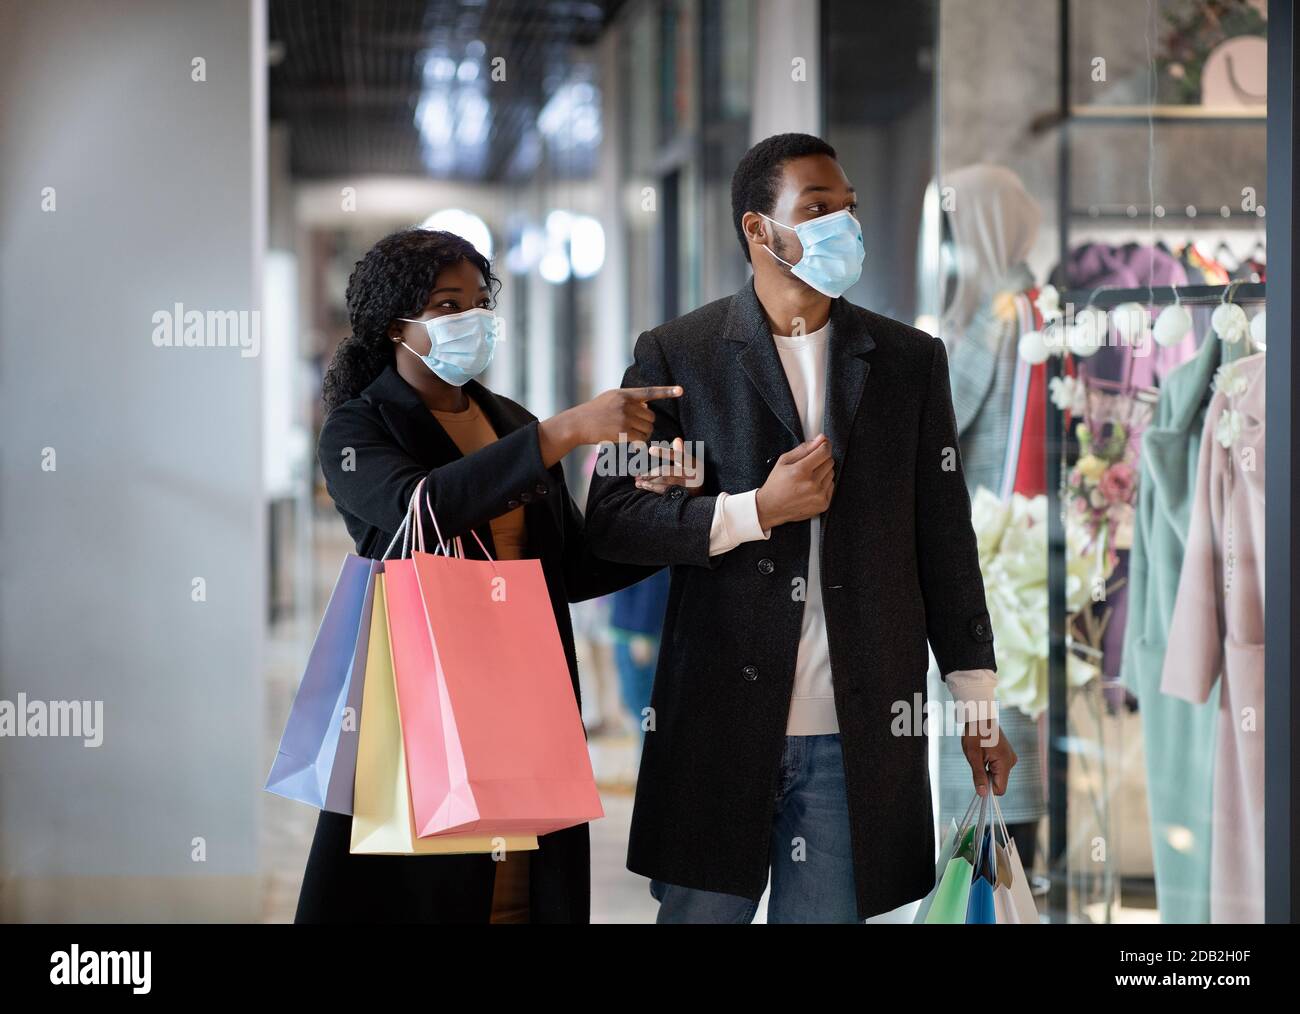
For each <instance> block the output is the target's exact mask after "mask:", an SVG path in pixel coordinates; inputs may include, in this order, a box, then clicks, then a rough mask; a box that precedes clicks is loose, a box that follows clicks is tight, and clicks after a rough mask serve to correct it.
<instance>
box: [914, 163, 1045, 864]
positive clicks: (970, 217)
mask: <svg viewBox="0 0 1300 1014" xmlns="http://www.w3.org/2000/svg"><path fill="white" fill-rule="evenodd" d="M940 187H941V191H940V192H941V193H942V194H943V195H944V200H943V202H942V207H943V213H942V221H941V224H940V230H941V243H940V252H939V272H940V278H941V283H940V291H941V292H942V293H943V308H942V311H943V312H942V318H941V320H942V325H941V336H942V337H943V340H944V342H945V344H946V345H947V346H948V349H949V363H950V373H951V380H952V395H953V407H954V411H955V413H956V416H957V429H958V434H959V436H960V439H961V456H962V467H963V470H964V472H965V475H966V482H967V485H968V486H969V487H970V490H971V492H972V493H974V491H975V490H976V489H977V488H979V487H980V486H984V487H986V488H988V489H990V490H993V491H994V492H999V490H1000V488H1001V487H1002V485H1003V479H1004V475H1003V472H1004V466H1005V462H1006V457H1007V453H1006V452H1007V441H1008V432H1009V429H1010V422H1011V411H1012V408H1011V405H1012V387H1013V384H1014V379H1015V371H1016V365H1017V363H1016V356H1017V353H1016V342H1017V339H1018V338H1019V325H1018V323H1017V320H1016V317H1015V315H1014V313H1013V314H1011V315H1009V316H1008V314H1007V313H1006V303H1007V298H1008V297H1009V296H1011V295H1014V294H1017V293H1023V292H1026V291H1027V290H1030V289H1032V288H1033V287H1034V279H1033V276H1032V274H1030V271H1029V268H1028V266H1027V264H1026V263H1025V259H1026V257H1027V256H1028V255H1029V251H1030V248H1031V247H1032V246H1033V243H1034V240H1035V238H1036V236H1037V233H1038V226H1039V222H1040V221H1041V217H1042V215H1041V211H1040V210H1039V207H1038V205H1037V203H1036V202H1035V201H1034V199H1033V198H1032V197H1031V196H1030V195H1029V193H1028V191H1026V190H1025V187H1024V184H1023V183H1021V181H1020V179H1019V177H1017V176H1016V174H1015V173H1013V172H1011V170H1009V169H1006V168H1004V167H1002V166H992V165H972V166H967V167H965V168H962V169H958V170H957V171H955V172H953V173H949V174H946V175H945V176H944V177H943V179H942V180H941V181H940ZM995 636H996V631H995ZM995 648H996V642H995ZM999 717H1000V722H1001V726H1002V731H1003V734H1004V735H1006V736H1007V738H1008V739H1009V740H1010V741H1011V745H1012V746H1013V747H1014V748H1015V751H1016V754H1017V755H1018V756H1019V758H1020V762H1019V763H1018V764H1017V765H1016V768H1015V769H1014V770H1013V771H1012V773H1011V780H1010V782H1009V784H1008V787H1007V793H1006V795H1005V796H1004V797H1003V799H1002V800H1001V803H1002V809H1003V812H1004V814H1005V817H1006V821H1007V825H1008V830H1009V831H1010V832H1011V834H1012V836H1013V837H1014V838H1015V840H1016V848H1017V850H1018V851H1019V852H1020V856H1021V859H1022V861H1023V862H1024V864H1025V866H1026V868H1027V869H1028V868H1029V867H1030V866H1031V865H1032V863H1033V856H1034V848H1035V839H1036V837H1037V829H1038V822H1039V819H1040V818H1041V817H1042V816H1044V814H1045V813H1046V810H1047V807H1046V802H1045V799H1044V793H1043V779H1042V761H1041V756H1042V752H1041V748H1040V743H1039V737H1040V730H1039V725H1038V722H1037V721H1035V720H1034V719H1031V718H1029V717H1028V716H1027V715H1025V714H1024V713H1023V712H1022V711H1020V710H1019V709H1016V708H1010V707H1003V708H1001V709H1000V711H999ZM939 756H940V765H939V783H940V822H941V823H942V824H946V823H947V821H948V819H949V818H950V817H960V815H961V813H962V812H963V810H964V809H965V806H966V803H967V802H968V801H969V798H970V792H969V779H970V774H969V770H968V765H967V764H966V761H965V759H964V757H963V756H962V752H961V747H960V744H959V742H958V741H957V739H956V737H953V736H944V737H943V738H942V740H941V743H940V750H939ZM963 775H964V778H965V781H963Z"/></svg>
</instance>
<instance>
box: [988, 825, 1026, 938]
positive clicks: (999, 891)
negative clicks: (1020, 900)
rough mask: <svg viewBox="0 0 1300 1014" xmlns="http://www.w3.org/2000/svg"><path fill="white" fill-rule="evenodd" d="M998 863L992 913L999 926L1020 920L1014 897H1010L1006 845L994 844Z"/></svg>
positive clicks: (1009, 871)
mask: <svg viewBox="0 0 1300 1014" xmlns="http://www.w3.org/2000/svg"><path fill="white" fill-rule="evenodd" d="M994 851H995V853H996V855H997V863H998V882H997V885H996V886H995V887H994V888H993V914H994V917H995V920H996V922H997V924H998V925H999V926H1009V925H1010V926H1013V925H1015V924H1016V923H1018V922H1020V913H1019V912H1017V911H1016V903H1015V899H1013V898H1012V897H1011V860H1010V859H1009V858H1008V856H1007V847H1006V846H1001V845H999V846H995V847H994Z"/></svg>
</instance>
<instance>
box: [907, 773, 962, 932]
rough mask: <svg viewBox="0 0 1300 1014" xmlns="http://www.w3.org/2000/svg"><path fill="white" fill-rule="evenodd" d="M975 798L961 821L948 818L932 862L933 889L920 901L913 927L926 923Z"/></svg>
mask: <svg viewBox="0 0 1300 1014" xmlns="http://www.w3.org/2000/svg"><path fill="white" fill-rule="evenodd" d="M976 802H977V798H975V799H972V800H971V803H970V805H969V806H967V807H966V812H965V813H964V814H962V818H961V821H960V822H958V821H956V820H953V819H952V818H949V820H948V827H947V828H946V829H945V831H944V833H943V841H942V842H941V843H940V845H939V856H938V858H937V859H935V862H934V887H932V888H930V893H929V894H927V895H926V896H925V897H924V898H922V899H921V904H920V905H919V906H918V907H917V909H916V915H914V916H913V917H912V923H913V925H917V924H920V923H923V922H925V921H926V916H928V915H929V914H930V909H931V907H932V906H933V905H934V899H935V897H936V895H937V894H938V893H939V885H940V884H941V883H942V882H943V874H944V871H945V870H946V869H947V868H948V863H949V862H950V861H951V860H952V858H953V856H955V855H956V854H957V853H958V850H959V849H960V848H961V846H962V844H963V840H964V839H965V837H966V833H967V831H968V829H969V828H968V822H969V821H970V818H971V814H972V813H974V811H975V804H976Z"/></svg>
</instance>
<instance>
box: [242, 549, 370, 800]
mask: <svg viewBox="0 0 1300 1014" xmlns="http://www.w3.org/2000/svg"><path fill="white" fill-rule="evenodd" d="M382 567H383V564H382V563H381V562H380V561H377V560H367V559H364V558H362V557H360V556H354V555H353V554H351V553H349V554H348V556H347V557H346V558H345V559H344V561H343V567H342V569H341V570H340V571H339V577H338V581H337V582H336V583H335V585H334V591H333V593H332V594H331V595H330V601H329V605H328V606H326V607H325V615H324V617H323V618H322V619H321V624H320V629H319V630H318V631H317V632H316V641H315V643H314V644H313V645H312V649H311V655H310V656H309V657H308V659H307V667H306V669H305V670H304V672H303V676H302V682H301V683H300V684H299V685H298V693H297V694H296V695H295V697H294V699H293V706H292V707H291V708H290V709H289V719H288V721H287V722H286V723H285V726H284V734H283V736H281V738H280V749H279V751H278V752H277V753H276V755H275V762H274V763H273V764H272V765H271V773H270V775H268V776H267V780H266V788H267V791H269V792H274V793H276V794H277V795H281V796H285V797H286V798H288V799H296V800H298V801H299V802H303V803H307V804H309V805H310V806H315V807H319V808H320V809H323V810H330V811H332V812H334V813H345V814H351V813H352V782H353V777H354V775H355V772H356V763H357V735H358V732H357V730H358V729H359V728H360V711H361V690H362V688H363V685H364V683H365V679H364V675H365V660H366V654H367V650H368V647H369V639H370V609H371V604H372V602H373V600H374V584H375V581H374V576H375V574H376V573H378V572H380V570H381V569H382Z"/></svg>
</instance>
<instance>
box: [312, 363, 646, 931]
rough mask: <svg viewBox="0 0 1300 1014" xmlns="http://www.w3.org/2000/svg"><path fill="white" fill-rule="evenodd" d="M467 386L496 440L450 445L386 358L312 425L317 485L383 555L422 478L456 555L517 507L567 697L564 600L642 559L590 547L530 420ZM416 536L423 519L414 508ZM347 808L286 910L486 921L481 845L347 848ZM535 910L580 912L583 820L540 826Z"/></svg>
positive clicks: (557, 918)
mask: <svg viewBox="0 0 1300 1014" xmlns="http://www.w3.org/2000/svg"><path fill="white" fill-rule="evenodd" d="M465 391H466V393H467V394H469V396H470V397H471V398H473V399H474V400H475V401H476V402H478V404H479V406H480V407H481V409H482V410H483V413H484V414H485V415H486V416H487V418H488V420H489V421H490V422H491V424H492V428H493V429H494V430H495V431H496V433H497V436H498V439H497V440H496V442H495V443H492V444H490V445H488V446H487V447H484V448H482V449H481V450H478V451H475V452H474V453H473V454H470V455H468V456H465V455H462V454H461V452H460V450H459V448H457V447H456V444H455V443H454V442H453V441H452V439H451V437H450V436H448V435H447V432H446V431H445V430H444V429H443V428H442V426H440V425H439V424H438V421H437V420H436V419H435V418H434V416H433V414H432V413H431V412H430V411H429V409H428V408H427V407H425V405H424V403H423V402H422V401H421V400H420V397H419V395H418V394H417V393H416V392H415V390H414V388H412V387H411V386H410V385H409V384H407V383H406V381H404V380H403V379H402V378H401V377H400V376H399V375H398V373H397V371H396V369H394V368H393V367H392V366H389V367H388V368H387V369H385V370H384V372H383V373H382V374H380V376H379V378H378V379H377V380H375V381H374V382H373V383H372V384H370V386H369V387H367V388H366V389H365V390H364V391H363V392H362V393H361V395H360V396H359V397H357V398H353V399H352V400H351V401H348V402H346V403H344V404H343V405H340V406H339V407H338V408H336V409H335V410H334V411H332V412H331V413H330V414H329V416H328V418H327V419H326V420H325V425H324V427H323V428H322V429H321V435H320V445H319V457H320V464H321V469H322V471H323V472H324V474H325V485H326V487H327V488H328V490H329V492H330V495H331V496H332V497H333V498H334V504H335V506H336V507H337V508H338V511H339V513H340V514H342V515H343V520H344V521H345V522H346V523H347V528H348V532H349V534H351V536H352V538H353V540H354V541H355V542H356V547H357V552H358V553H359V554H360V555H361V556H364V557H368V558H370V559H378V558H380V557H382V556H383V554H384V550H385V549H386V548H387V547H388V544H389V542H390V541H391V539H392V537H393V533H394V532H395V531H397V529H398V527H399V526H400V525H401V523H402V518H403V517H404V516H405V514H406V510H407V505H408V504H409V503H410V499H411V493H412V491H413V490H414V489H415V486H416V484H417V483H418V482H419V481H420V480H421V479H427V480H428V481H427V482H426V484H425V488H426V490H427V491H428V493H429V499H430V501H431V502H432V505H433V510H434V513H435V514H436V516H437V519H438V525H439V526H440V527H441V530H442V534H443V537H444V538H452V537H455V536H458V535H462V536H465V539H464V547H465V554H466V555H467V556H471V557H481V556H482V554H481V552H480V551H479V548H478V544H477V543H475V542H474V540H473V539H472V538H470V537H469V532H470V529H473V530H474V531H475V532H477V533H478V537H479V538H480V539H482V540H483V542H484V543H485V544H486V545H487V547H488V548H489V550H492V551H493V552H495V547H494V546H493V543H492V532H491V529H490V528H489V524H488V523H489V522H490V521H491V520H492V519H493V518H495V517H499V516H501V515H502V514H505V513H507V512H509V511H511V510H514V509H515V508H516V507H519V506H520V505H523V506H524V517H525V519H526V522H527V527H528V550H529V552H528V555H529V556H532V557H536V558H537V559H539V560H540V561H541V565H542V571H543V573H544V574H545V576H546V585H547V588H548V589H549V591H550V595H551V606H552V608H553V610H554V612H555V622H556V625H557V626H558V627H559V630H560V638H561V640H562V641H563V643H564V652H565V655H566V657H567V658H568V662H569V674H570V677H571V679H572V682H573V694H574V698H575V700H577V699H579V691H578V665H577V660H576V658H575V655H574V647H573V629H572V626H571V625H570V622H569V607H568V604H569V603H570V602H579V601H581V600H583V599H588V598H594V597H596V596H599V595H605V594H607V593H609V592H612V591H616V590H618V589H619V588H623V587H626V586H627V585H629V584H632V583H634V582H636V581H638V580H640V579H641V578H644V577H646V576H648V575H649V574H651V573H653V572H654V570H655V569H656V568H654V567H639V566H628V565H620V564H612V563H607V562H603V561H600V560H597V559H596V558H595V557H594V556H592V555H591V553H590V551H589V550H588V548H587V543H586V539H585V538H584V535H583V522H582V516H581V514H579V512H578V508H577V507H576V506H575V504H574V502H573V498H572V497H571V496H570V495H569V492H568V489H567V487H566V486H565V482H564V471H563V469H562V468H561V467H560V466H559V465H555V466H553V467H551V468H546V467H545V465H544V464H543V463H542V457H541V447H540V444H539V443H538V435H537V426H538V423H537V419H536V418H535V417H534V416H532V415H530V414H529V412H528V411H527V410H526V409H524V408H523V407H522V406H521V405H518V404H516V403H515V402H513V401H511V400H510V399H509V398H503V397H500V396H498V395H495V394H493V393H492V392H491V391H489V390H487V389H486V388H485V387H483V386H482V385H481V384H479V383H477V382H475V381H470V382H469V383H468V384H467V385H465ZM424 527H425V537H426V539H429V538H431V537H432V536H431V532H432V526H431V522H430V519H429V517H428V513H427V511H425V515H424ZM351 823H352V822H351V818H350V817H347V816H342V815H340V814H335V813H328V812H324V811H322V813H321V815H320V819H319V821H318V823H317V826H316V836H315V839H314V840H313V842H312V848H311V855H310V857H309V858H308V861H307V870H306V873H305V874H304V876H303V884H302V893H301V895H300V896H299V901H298V913H297V917H296V921H298V922H441V923H481V922H487V921H488V917H489V915H490V912H491V906H492V887H493V881H494V873H495V865H494V863H493V861H492V859H491V857H490V856H486V855H466V856H354V855H351V854H349V852H348V844H349V839H350V835H351ZM528 856H529V863H530V865H529V871H530V877H529V882H530V886H529V901H530V904H531V919H532V921H533V922H549V923H554V922H562V923H563V922H574V923H585V922H588V921H589V919H590V899H591V879H590V845H589V841H588V835H587V825H586V824H581V825H579V826H577V827H572V828H568V829H566V830H564V831H558V832H556V833H554V834H549V835H544V836H542V837H541V838H539V848H538V849H537V850H536V851H534V852H529V853H528Z"/></svg>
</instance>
